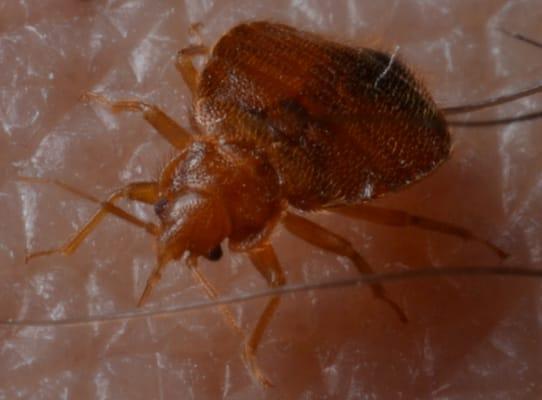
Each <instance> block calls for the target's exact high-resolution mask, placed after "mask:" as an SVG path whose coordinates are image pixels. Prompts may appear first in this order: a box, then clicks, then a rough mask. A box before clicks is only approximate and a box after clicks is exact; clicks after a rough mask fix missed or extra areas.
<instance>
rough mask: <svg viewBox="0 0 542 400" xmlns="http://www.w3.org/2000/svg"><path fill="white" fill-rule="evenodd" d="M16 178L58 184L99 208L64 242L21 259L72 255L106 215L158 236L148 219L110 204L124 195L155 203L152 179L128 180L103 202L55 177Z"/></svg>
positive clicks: (155, 189) (131, 198)
mask: <svg viewBox="0 0 542 400" xmlns="http://www.w3.org/2000/svg"><path fill="white" fill-rule="evenodd" d="M18 179H19V180H21V181H24V182H30V183H40V184H48V185H54V186H58V187H60V188H62V189H64V190H66V191H68V192H70V193H72V194H74V195H76V196H79V197H82V198H84V199H87V200H89V201H92V202H93V203H97V204H100V208H99V210H98V211H97V212H96V213H95V214H94V215H93V216H92V217H91V218H90V219H89V220H88V221H87V222H86V224H85V225H83V227H82V228H80V229H79V230H78V231H77V232H76V233H75V235H74V236H73V237H72V238H71V239H69V240H68V241H67V242H66V243H64V244H63V245H62V246H60V247H56V248H53V249H50V250H42V251H36V252H34V253H30V254H28V255H27V256H26V258H25V261H26V262H28V261H29V260H31V259H33V258H36V257H42V256H48V255H51V254H55V253H59V254H63V255H69V254H72V253H73V252H74V251H75V250H77V248H78V247H79V246H80V245H81V244H82V243H83V242H84V240H85V239H86V238H87V237H88V235H89V234H90V233H91V232H92V231H93V230H94V229H95V228H96V227H97V226H98V224H99V223H100V222H101V221H102V220H103V218H104V217H105V216H106V215H107V214H112V215H114V216H116V217H117V218H120V219H123V220H125V221H127V222H129V223H131V224H132V225H135V226H138V227H140V228H143V229H145V230H146V231H147V232H149V233H150V234H151V235H155V236H156V235H158V227H157V226H156V225H155V224H153V223H152V222H145V221H142V220H140V219H139V218H137V217H135V216H133V215H132V214H129V213H127V212H126V211H124V210H123V209H121V208H119V207H117V206H116V205H115V204H114V203H115V202H116V201H117V200H119V199H121V198H128V199H130V200H134V201H140V202H143V203H148V204H153V203H155V202H156V200H157V187H156V183H155V182H138V183H131V184H129V185H127V186H125V187H123V188H121V189H119V190H116V191H115V192H113V194H112V195H111V196H109V199H107V200H106V201H100V200H98V199H97V198H95V197H94V196H92V195H89V194H87V193H85V192H83V191H81V190H79V189H76V188H74V187H71V186H69V185H67V184H65V183H62V182H59V181H57V180H53V179H43V178H30V177H19V178H18Z"/></svg>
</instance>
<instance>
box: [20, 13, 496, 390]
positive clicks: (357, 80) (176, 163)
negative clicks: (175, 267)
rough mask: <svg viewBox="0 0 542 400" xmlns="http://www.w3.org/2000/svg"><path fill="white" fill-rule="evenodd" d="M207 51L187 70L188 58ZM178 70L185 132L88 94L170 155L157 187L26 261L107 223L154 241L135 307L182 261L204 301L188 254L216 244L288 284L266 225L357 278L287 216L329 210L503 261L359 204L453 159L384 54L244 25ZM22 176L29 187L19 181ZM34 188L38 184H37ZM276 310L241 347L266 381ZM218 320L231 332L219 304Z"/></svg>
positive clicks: (424, 224) (430, 109) (324, 240)
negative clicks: (134, 209) (263, 356)
mask: <svg viewBox="0 0 542 400" xmlns="http://www.w3.org/2000/svg"><path fill="white" fill-rule="evenodd" d="M207 54H208V56H209V58H208V61H207V63H206V65H205V66H204V68H203V70H202V71H201V72H198V71H197V70H196V69H195V67H194V66H193V63H192V57H193V56H196V55H207ZM177 67H178V69H179V71H180V72H181V74H182V76H183V78H184V81H185V82H186V84H187V86H188V88H189V89H190V91H191V93H192V98H193V118H194V121H195V122H196V124H195V125H196V127H197V129H198V130H199V131H200V133H201V135H197V136H192V135H191V134H190V133H189V132H188V131H187V130H186V129H184V128H182V127H181V126H179V125H178V124H177V123H176V122H174V121H173V120H172V119H171V118H169V117H168V116H167V115H165V114H164V113H163V112H162V111H161V110H159V109H158V108H157V107H155V106H152V105H149V104H145V103H142V102H139V101H116V102H113V101H111V100H109V99H107V98H105V97H103V96H101V95H98V94H92V93H90V94H87V95H85V98H86V99H87V100H93V101H97V102H99V103H101V104H103V105H105V106H107V107H110V108H111V109H112V110H113V111H136V112H141V113H142V114H143V116H144V118H145V119H146V120H147V121H148V122H149V123H150V124H151V125H152V126H153V127H154V128H155V129H156V130H157V131H158V133H159V134H160V135H162V136H163V137H164V138H165V139H166V140H167V141H168V142H169V143H170V144H171V145H172V146H174V147H175V149H176V150H177V154H176V155H175V156H174V157H173V158H172V159H171V160H170V161H169V162H168V163H167V165H166V166H165V167H164V168H163V170H162V171H161V174H160V177H159V179H158V180H157V181H155V182H139V183H133V184H130V185H128V186H126V187H124V188H122V189H120V190H117V191H116V192H114V193H113V194H112V195H111V197H110V198H109V199H108V200H107V201H104V202H99V201H98V200H97V199H95V198H93V197H92V196H89V195H87V194H85V193H83V192H81V191H78V190H77V189H73V188H71V187H68V186H67V185H64V184H61V183H58V182H53V183H55V184H57V185H60V186H62V187H63V188H65V189H67V190H69V191H71V192H73V193H75V194H78V195H80V196H83V197H85V198H87V199H89V200H91V201H95V202H99V203H100V204H101V208H100V210H99V211H98V212H97V213H96V214H95V215H94V216H93V217H92V218H91V220H90V221H88V223H87V224H86V225H85V226H84V227H83V228H82V229H81V230H80V231H79V232H78V233H77V234H76V235H75V236H74V237H73V238H72V239H71V240H69V241H68V242H67V243H66V244H65V245H63V246H61V247H60V248H56V249H52V250H48V251H42V252H36V253H33V254H31V255H29V256H28V258H33V257H37V256H43V255H48V254H52V253H62V254H70V253H72V252H73V251H75V250H76V249H77V247H78V246H79V245H80V244H81V243H82V242H83V241H84V239H85V238H86V237H87V235H88V234H89V233H90V232H91V231H92V230H93V229H94V227H96V225H97V224H98V223H99V222H100V221H101V220H102V219H103V217H104V216H105V215H107V214H114V215H116V216H117V217H120V218H122V219H124V220H127V221H128V222H131V223H132V224H135V225H137V226H140V227H143V228H144V229H146V230H147V231H148V232H149V233H151V234H152V235H154V236H155V238H156V241H157V264H156V267H155V269H154V271H153V272H152V274H151V276H150V277H149V279H148V282H147V285H146V287H145V289H144V291H143V294H142V295H141V298H140V299H139V302H138V305H139V306H141V305H142V304H143V303H144V301H145V299H147V298H148V296H149V295H150V293H151V291H152V289H153V287H154V286H155V285H156V284H157V283H158V281H159V279H160V276H161V274H162V271H163V269H164V267H165V266H166V264H167V263H168V262H170V261H172V260H177V259H180V258H181V257H183V256H186V260H187V264H188V266H189V267H190V268H191V269H192V271H193V273H194V274H195V276H196V278H197V279H198V280H199V281H200V282H201V283H202V284H203V286H204V287H205V289H206V290H207V293H208V294H209V296H210V297H211V298H216V297H217V294H216V291H215V290H214V288H213V286H212V285H211V284H210V283H209V282H208V281H207V280H206V279H205V278H204V277H203V276H202V275H201V274H200V272H199V271H198V270H197V269H196V262H197V259H198V257H200V256H203V257H205V258H207V259H209V260H217V259H219V258H220V257H221V255H222V250H221V244H222V243H223V242H224V241H225V240H227V241H228V245H229V247H230V249H231V250H233V251H236V252H243V253H246V254H247V255H248V256H249V257H250V260H251V261H252V263H253V264H254V266H255V267H256V269H257V270H258V271H259V272H260V273H261V275H262V276H263V277H264V279H265V280H266V281H267V282H268V284H269V285H270V286H272V287H277V286H281V285H284V284H285V276H284V273H283V271H282V268H281V266H280V264H279V261H278V259H277V256H276V254H275V251H274V249H273V247H272V245H271V242H270V235H271V233H272V232H273V230H274V228H275V227H276V225H277V224H279V223H282V224H283V225H284V226H285V227H286V229H287V230H288V231H290V232H291V233H293V234H294V235H296V236H298V237H300V238H301V239H303V240H305V241H307V242H309V243H311V244H313V245H315V246H317V247H319V248H322V249H325V250H327V251H330V252H333V253H336V254H338V255H341V256H344V257H347V258H349V259H350V260H351V261H352V263H353V264H354V265H355V267H356V268H357V269H358V270H359V272H360V273H362V274H370V273H371V272H372V269H371V267H370V266H369V265H368V264H367V262H366V261H365V260H364V259H363V257H362V256H361V255H360V254H359V253H358V252H357V251H356V250H355V249H354V248H353V247H352V245H351V244H350V242H349V241H348V240H346V239H344V238H342V237H340V236H338V235H336V234H334V233H332V232H331V231H329V230H327V229H326V228H323V227H321V226H319V225H317V224H315V223H313V222H311V221H309V220H307V219H305V218H304V217H302V216H300V215H298V214H296V213H295V211H305V212H317V211H322V210H325V211H329V212H335V213H340V214H343V215H347V216H350V217H353V218H358V219H363V220H369V221H372V222H375V223H380V224H385V225H393V226H415V227H419V228H422V229H427V230H431V231H437V232H441V233H445V234H450V235H455V236H458V237H461V238H464V239H469V240H473V241H477V242H480V243H482V244H484V245H486V246H488V247H489V248H490V249H491V250H492V251H494V252H495V253H496V254H497V255H498V256H499V257H501V258H503V257H505V253H504V252H503V251H501V250H500V249H498V248H497V247H495V246H493V245H492V244H490V243H489V242H487V241H485V240H483V239H481V238H478V237H477V236H475V235H474V234H472V233H471V232H469V231H468V230H466V229H463V228H460V227H457V226H454V225H452V224H449V223H445V222H440V221H435V220H432V219H428V218H424V217H421V216H416V215H410V214H408V213H405V212H402V211H398V210H390V209H383V208H378V207H374V206H371V205H368V204H367V202H368V201H369V200H371V199H374V198H376V197H378V196H382V195H384V194H386V193H388V192H392V191H397V190H399V189H402V188H404V187H407V186H408V185H410V184H412V183H414V182H416V181H419V180H420V179H421V178H423V177H424V176H426V175H427V174H429V173H431V172H432V171H434V170H435V168H437V167H438V166H439V165H441V164H442V163H443V162H444V161H446V159H447V158H448V157H449V155H450V143H451V140H450V134H449V131H448V125H447V122H446V120H445V118H444V114H443V111H442V110H439V108H438V107H437V106H436V104H435V103H434V101H433V100H432V99H431V96H430V95H429V93H428V92H427V91H426V89H425V88H424V87H423V86H422V84H421V83H420V82H419V81H418V80H417V79H415V77H414V76H413V74H412V73H411V72H410V71H409V70H408V69H407V68H406V67H405V66H404V65H403V63H402V62H400V61H399V60H398V59H397V57H395V55H389V54H385V53H383V52H379V51H375V50H371V49H366V48H352V47H347V46H344V45H341V44H337V43H334V42H331V41H327V40H325V39H323V38H321V37H319V36H316V35H314V34H310V33H306V32H301V31H298V30H296V29H293V28H291V27H288V26H285V25H280V24H274V23H269V22H253V23H246V24H241V25H238V26H236V27H234V28H233V29H231V30H230V31H229V32H227V33H226V34H225V35H224V36H223V37H222V38H220V40H219V41H218V42H217V43H216V44H215V46H214V47H213V48H212V49H211V50H208V49H207V48H205V47H204V46H192V47H190V48H187V49H185V50H183V51H181V52H180V53H179V58H178V62H177ZM26 179H27V180H32V178H26ZM38 181H43V180H38ZM120 198H128V199H130V200H135V201H140V202H144V203H147V204H152V205H154V209H155V212H156V214H157V216H158V217H159V219H160V224H159V225H155V224H153V223H150V222H144V221H141V220H139V219H138V218H136V217H134V216H132V215H130V214H128V213H127V212H125V211H123V210H122V209H120V208H118V207H117V206H115V205H114V203H115V201H116V200H118V199H120ZM372 290H373V292H374V294H375V296H376V297H377V298H379V299H381V300H383V301H384V302H385V303H386V304H388V305H389V306H390V307H391V309H392V310H393V311H394V312H395V313H397V315H398V316H399V318H400V319H401V320H403V321H406V316H405V315H404V313H403V311H402V310H401V308H400V307H399V306H398V305H397V304H396V303H395V302H394V301H393V300H392V299H390V298H389V297H388V296H387V294H386V293H385V291H384V289H383V288H382V287H381V286H380V285H378V284H374V285H373V286H372ZM278 303H279V297H278V296H276V297H273V298H271V299H270V300H269V302H268V304H267V306H266V308H265V310H264V311H263V313H262V315H261V317H260V319H259V321H258V322H257V324H256V327H255V329H254V331H253V333H252V334H251V336H250V337H249V339H248V340H247V341H246V345H245V348H244V359H245V360H246V362H247V363H248V365H249V369H250V371H251V372H252V373H253V374H254V375H255V376H256V377H257V379H258V380H260V381H261V382H262V383H264V384H269V381H268V380H267V379H266V378H265V376H264V375H263V374H262V373H261V372H260V371H259V369H258V368H257V365H256V363H255V353H256V349H257V347H258V344H259V342H260V340H261V338H262V335H263V333H264V330H265V328H266V326H267V325H268V324H269V322H270V320H271V318H272V315H273V313H274V312H275V310H276V308H277V306H278ZM223 311H224V313H225V316H226V318H227V320H228V321H229V323H230V324H231V325H232V326H234V327H235V329H237V330H238V331H240V329H239V327H238V326H237V324H236V322H235V320H234V318H233V317H232V315H231V314H230V313H229V311H228V310H227V309H225V308H224V309H223Z"/></svg>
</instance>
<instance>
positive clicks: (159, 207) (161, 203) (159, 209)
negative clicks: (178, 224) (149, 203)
mask: <svg viewBox="0 0 542 400" xmlns="http://www.w3.org/2000/svg"><path fill="white" fill-rule="evenodd" d="M167 203H168V201H167V199H166V198H162V199H160V200H158V201H157V202H156V203H154V212H155V213H156V215H158V216H160V214H162V213H163V212H164V209H165V208H166V206H167Z"/></svg>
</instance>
